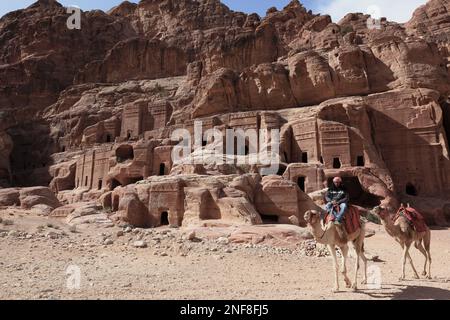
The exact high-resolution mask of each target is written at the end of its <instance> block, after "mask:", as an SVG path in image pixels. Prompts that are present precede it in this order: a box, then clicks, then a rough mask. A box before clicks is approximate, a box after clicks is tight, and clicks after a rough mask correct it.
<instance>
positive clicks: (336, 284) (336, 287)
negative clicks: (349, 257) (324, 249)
mask: <svg viewBox="0 0 450 320" xmlns="http://www.w3.org/2000/svg"><path fill="white" fill-rule="evenodd" d="M328 250H329V251H330V254H331V257H332V258H333V267H334V288H333V292H339V266H338V261H337V256H336V247H335V246H334V245H332V244H330V245H328Z"/></svg>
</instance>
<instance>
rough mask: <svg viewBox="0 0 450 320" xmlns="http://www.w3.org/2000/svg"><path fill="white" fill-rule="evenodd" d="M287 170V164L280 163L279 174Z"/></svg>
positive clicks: (281, 174)
mask: <svg viewBox="0 0 450 320" xmlns="http://www.w3.org/2000/svg"><path fill="white" fill-rule="evenodd" d="M286 170H287V166H286V165H284V164H281V163H280V164H278V171H277V176H283V175H284V173H285V172H286Z"/></svg>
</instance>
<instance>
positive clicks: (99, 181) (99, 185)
mask: <svg viewBox="0 0 450 320" xmlns="http://www.w3.org/2000/svg"><path fill="white" fill-rule="evenodd" d="M102 188H103V180H102V179H99V180H98V190H102Z"/></svg>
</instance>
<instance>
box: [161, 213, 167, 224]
mask: <svg viewBox="0 0 450 320" xmlns="http://www.w3.org/2000/svg"><path fill="white" fill-rule="evenodd" d="M161 225H162V226H168V225H169V212H167V211H163V212H161Z"/></svg>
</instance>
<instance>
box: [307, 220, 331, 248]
mask: <svg viewBox="0 0 450 320" xmlns="http://www.w3.org/2000/svg"><path fill="white" fill-rule="evenodd" d="M308 226H309V229H310V230H311V233H312V234H313V236H314V239H316V242H318V243H322V244H327V240H328V239H327V235H326V233H327V231H326V229H324V228H323V227H322V224H321V223H320V220H317V222H316V223H314V224H311V223H308Z"/></svg>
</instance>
